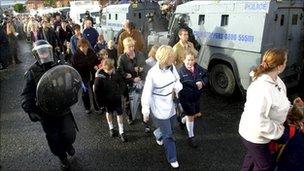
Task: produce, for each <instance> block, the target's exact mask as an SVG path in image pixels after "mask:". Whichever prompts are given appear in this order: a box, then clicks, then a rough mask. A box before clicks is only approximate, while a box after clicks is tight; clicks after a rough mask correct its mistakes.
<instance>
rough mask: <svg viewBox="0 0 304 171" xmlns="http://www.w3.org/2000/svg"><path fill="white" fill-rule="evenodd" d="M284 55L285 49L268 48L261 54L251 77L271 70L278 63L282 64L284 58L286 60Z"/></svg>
mask: <svg viewBox="0 0 304 171" xmlns="http://www.w3.org/2000/svg"><path fill="white" fill-rule="evenodd" d="M286 55H287V51H286V50H285V49H275V48H273V49H268V50H267V51H266V52H265V53H264V55H263V58H262V62H261V64H260V65H259V66H257V67H255V68H254V69H253V72H254V76H253V79H256V78H258V77H259V76H260V75H262V74H264V73H267V72H270V71H273V70H274V69H275V68H276V67H277V66H279V65H283V64H284V62H285V60H287V59H286Z"/></svg>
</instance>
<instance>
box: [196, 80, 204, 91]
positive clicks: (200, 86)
mask: <svg viewBox="0 0 304 171" xmlns="http://www.w3.org/2000/svg"><path fill="white" fill-rule="evenodd" d="M195 84H196V86H197V89H199V90H200V89H202V88H203V83H202V82H201V81H198V82H196V83H195Z"/></svg>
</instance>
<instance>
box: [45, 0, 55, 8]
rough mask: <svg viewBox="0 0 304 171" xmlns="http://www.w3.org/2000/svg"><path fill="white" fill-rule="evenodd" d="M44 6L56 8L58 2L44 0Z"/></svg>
mask: <svg viewBox="0 0 304 171" xmlns="http://www.w3.org/2000/svg"><path fill="white" fill-rule="evenodd" d="M43 2H44V6H49V7H55V4H56V0H43Z"/></svg>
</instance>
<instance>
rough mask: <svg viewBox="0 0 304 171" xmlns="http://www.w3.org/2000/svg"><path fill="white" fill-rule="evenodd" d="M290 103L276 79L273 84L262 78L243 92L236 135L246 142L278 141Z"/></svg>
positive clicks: (264, 75)
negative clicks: (241, 108) (243, 100)
mask: <svg viewBox="0 0 304 171" xmlns="http://www.w3.org/2000/svg"><path fill="white" fill-rule="evenodd" d="M289 108H290V102H289V100H288V98H287V96H286V86H285V84H284V83H283V81H282V80H281V79H280V78H279V77H278V78H277V80H276V81H273V80H272V78H271V77H270V76H269V75H267V74H262V75H261V76H259V77H258V78H257V79H256V80H255V81H254V82H252V83H251V85H250V86H249V88H248V90H247V101H246V103H245V107H244V112H243V114H242V117H241V121H240V124H239V133H240V135H241V136H242V137H243V138H244V139H246V140H247V141H249V142H252V143H256V144H267V143H268V142H269V141H270V140H273V139H279V138H280V137H281V136H282V134H283V132H284V126H283V123H284V122H285V120H286V116H287V113H288V110H289Z"/></svg>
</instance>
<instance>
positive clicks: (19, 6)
mask: <svg viewBox="0 0 304 171" xmlns="http://www.w3.org/2000/svg"><path fill="white" fill-rule="evenodd" d="M13 8H14V11H16V12H18V13H21V12H24V11H25V9H26V7H25V6H24V5H23V4H20V3H17V4H15V5H14V6H13Z"/></svg>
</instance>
